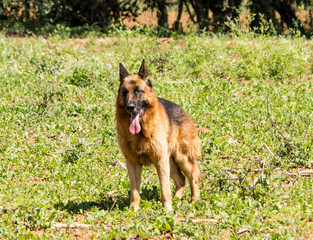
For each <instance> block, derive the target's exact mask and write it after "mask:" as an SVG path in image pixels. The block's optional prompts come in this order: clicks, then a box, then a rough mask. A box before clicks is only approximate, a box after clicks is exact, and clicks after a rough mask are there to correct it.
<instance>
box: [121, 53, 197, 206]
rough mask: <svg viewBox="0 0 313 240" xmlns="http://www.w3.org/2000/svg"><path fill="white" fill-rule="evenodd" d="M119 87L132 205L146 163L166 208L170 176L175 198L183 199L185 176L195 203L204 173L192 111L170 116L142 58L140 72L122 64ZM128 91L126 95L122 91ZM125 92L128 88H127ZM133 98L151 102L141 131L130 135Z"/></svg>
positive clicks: (123, 148) (169, 199) (169, 200)
mask: <svg viewBox="0 0 313 240" xmlns="http://www.w3.org/2000/svg"><path fill="white" fill-rule="evenodd" d="M120 81H121V82H120V89H119V93H118V97H117V102H116V124H117V137H118V143H119V146H120V148H121V151H122V153H123V155H124V156H125V158H126V164H127V170H128V175H129V179H130V189H131V201H130V202H131V203H130V207H134V209H135V210H137V209H138V208H139V202H140V194H139V189H140V181H141V180H140V179H141V171H142V166H143V165H150V164H153V165H154V166H155V167H156V169H157V173H158V176H159V180H160V186H161V200H162V204H163V207H164V208H165V209H166V210H169V211H171V210H172V197H171V190H170V177H171V178H172V179H173V180H174V183H175V185H176V191H175V197H179V198H181V197H182V195H183V192H184V190H185V176H186V177H187V178H188V180H189V182H190V187H191V201H192V202H193V203H194V202H195V201H196V200H197V199H198V197H199V195H200V191H199V181H200V178H201V172H200V169H199V167H198V166H197V159H198V158H199V156H200V140H199V138H198V136H197V132H196V128H195V126H194V123H193V121H192V119H191V117H190V116H189V114H188V113H187V112H185V111H183V110H182V112H181V113H180V115H179V117H176V119H174V120H175V121H176V122H179V124H176V123H175V121H174V120H173V119H170V118H169V115H168V113H167V112H166V109H165V107H164V106H163V105H162V104H161V103H160V102H159V100H158V98H157V96H156V94H155V92H154V90H153V88H152V85H151V80H150V78H149V75H148V69H147V66H146V63H145V60H144V59H143V62H142V65H141V68H140V71H139V73H138V74H136V75H129V74H128V72H127V70H126V69H125V68H124V66H123V65H122V64H120ZM138 87H139V88H141V89H143V94H141V95H140V96H139V97H138V96H136V94H135V93H134V89H135V88H136V89H137V88H138ZM123 89H126V90H127V91H128V95H127V97H124V96H123V93H122V90H123ZM124 91H125V90H124ZM134 98H139V99H140V100H142V99H144V100H145V101H146V102H147V103H148V107H147V108H146V109H145V112H144V114H143V115H142V116H141V119H140V125H141V132H140V133H139V134H131V133H130V131H129V127H130V115H129V114H128V113H127V111H126V109H125V104H126V103H127V102H129V101H132V100H133V99H134Z"/></svg>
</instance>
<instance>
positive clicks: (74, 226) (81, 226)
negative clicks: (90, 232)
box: [52, 222, 92, 229]
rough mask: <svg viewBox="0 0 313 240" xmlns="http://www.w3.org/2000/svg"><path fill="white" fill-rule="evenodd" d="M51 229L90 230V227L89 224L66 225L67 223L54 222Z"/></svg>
mask: <svg viewBox="0 0 313 240" xmlns="http://www.w3.org/2000/svg"><path fill="white" fill-rule="evenodd" d="M52 227H55V228H72V229H73V228H85V229H87V228H91V227H92V225H90V224H83V223H70V224H67V223H58V222H55V223H52Z"/></svg>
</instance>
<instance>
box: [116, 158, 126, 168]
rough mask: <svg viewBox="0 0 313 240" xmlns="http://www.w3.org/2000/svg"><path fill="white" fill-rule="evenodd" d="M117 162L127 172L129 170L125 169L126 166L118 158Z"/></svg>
mask: <svg viewBox="0 0 313 240" xmlns="http://www.w3.org/2000/svg"><path fill="white" fill-rule="evenodd" d="M116 162H117V163H118V164H119V165H120V166H121V167H122V168H123V169H125V170H127V168H126V167H125V165H124V164H123V163H122V162H121V161H120V160H119V159H118V158H117V159H116Z"/></svg>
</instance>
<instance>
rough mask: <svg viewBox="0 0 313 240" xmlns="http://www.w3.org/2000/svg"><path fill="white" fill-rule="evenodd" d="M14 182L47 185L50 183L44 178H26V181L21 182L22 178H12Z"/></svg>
mask: <svg viewBox="0 0 313 240" xmlns="http://www.w3.org/2000/svg"><path fill="white" fill-rule="evenodd" d="M13 181H14V182H19V183H24V184H25V183H29V184H47V183H49V182H51V181H50V180H48V179H46V178H45V177H43V178H33V177H31V178H28V179H26V180H23V179H22V178H14V179H13Z"/></svg>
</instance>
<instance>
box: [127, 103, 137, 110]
mask: <svg viewBox="0 0 313 240" xmlns="http://www.w3.org/2000/svg"><path fill="white" fill-rule="evenodd" d="M126 109H127V111H129V112H133V111H134V110H135V104H134V103H128V104H127V105H126Z"/></svg>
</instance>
